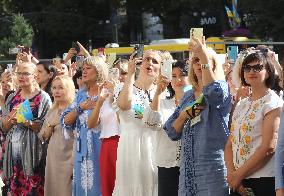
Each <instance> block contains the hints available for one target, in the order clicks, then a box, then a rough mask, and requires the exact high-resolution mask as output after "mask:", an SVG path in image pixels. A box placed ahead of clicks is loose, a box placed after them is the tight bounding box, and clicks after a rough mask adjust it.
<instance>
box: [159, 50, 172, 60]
mask: <svg viewBox="0 0 284 196" xmlns="http://www.w3.org/2000/svg"><path fill="white" fill-rule="evenodd" d="M160 56H161V58H162V60H172V61H173V60H174V59H173V56H172V55H171V53H170V52H169V51H167V50H161V51H160Z"/></svg>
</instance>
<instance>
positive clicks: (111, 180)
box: [100, 136, 119, 196]
mask: <svg viewBox="0 0 284 196" xmlns="http://www.w3.org/2000/svg"><path fill="white" fill-rule="evenodd" d="M118 141H119V136H112V137H110V138H104V139H102V145H101V153H100V170H101V171H100V173H101V184H102V196H112V192H113V189H114V185H115V174H116V159H117V146H118Z"/></svg>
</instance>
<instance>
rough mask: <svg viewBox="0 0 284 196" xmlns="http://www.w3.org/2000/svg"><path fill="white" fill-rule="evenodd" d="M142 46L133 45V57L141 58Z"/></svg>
mask: <svg viewBox="0 0 284 196" xmlns="http://www.w3.org/2000/svg"><path fill="white" fill-rule="evenodd" d="M143 52H144V44H135V45H134V57H135V58H139V57H142V56H143Z"/></svg>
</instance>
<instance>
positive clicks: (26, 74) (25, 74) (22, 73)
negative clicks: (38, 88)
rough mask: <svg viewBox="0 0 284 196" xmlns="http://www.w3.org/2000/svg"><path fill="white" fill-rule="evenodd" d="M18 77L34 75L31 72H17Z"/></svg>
mask: <svg viewBox="0 0 284 196" xmlns="http://www.w3.org/2000/svg"><path fill="white" fill-rule="evenodd" d="M16 74H17V76H23V77H29V76H30V75H32V73H29V72H16Z"/></svg>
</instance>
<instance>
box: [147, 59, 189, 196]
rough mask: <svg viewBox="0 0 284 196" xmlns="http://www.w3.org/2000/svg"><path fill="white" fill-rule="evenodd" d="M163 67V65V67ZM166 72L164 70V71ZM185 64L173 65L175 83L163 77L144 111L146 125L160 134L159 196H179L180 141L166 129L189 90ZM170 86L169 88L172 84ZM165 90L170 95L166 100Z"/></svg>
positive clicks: (158, 147)
mask: <svg viewBox="0 0 284 196" xmlns="http://www.w3.org/2000/svg"><path fill="white" fill-rule="evenodd" d="M162 66H163V65H162ZM161 69H163V68H161ZM187 69H188V67H187V64H186V62H185V61H177V62H175V63H173V64H172V73H171V74H172V80H171V81H169V80H168V78H166V77H165V76H163V75H160V76H159V77H158V80H157V90H156V93H155V96H154V98H153V102H152V103H151V104H150V106H148V107H147V108H146V109H145V113H144V116H143V121H144V122H145V123H146V124H148V125H149V126H151V127H153V128H155V129H154V131H158V132H157V143H158V146H157V152H156V155H157V163H156V165H157V166H158V195H159V196H175V195H176V196H177V195H178V181H179V180H178V178H179V165H180V147H181V143H180V141H172V140H170V138H169V137H168V136H167V134H166V132H165V131H164V130H163V128H162V127H163V125H164V123H165V122H166V121H167V119H168V118H169V117H170V116H171V115H172V114H173V112H174V110H175V108H176V107H177V106H178V105H179V103H180V100H181V98H182V97H183V95H184V90H185V89H187V87H188V85H189V82H188V76H187V75H188V73H187ZM169 82H170V84H169ZM166 88H168V91H169V93H170V95H169V96H168V97H166V99H165V97H164V98H163V97H162V94H163V93H164V92H165V90H166Z"/></svg>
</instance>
